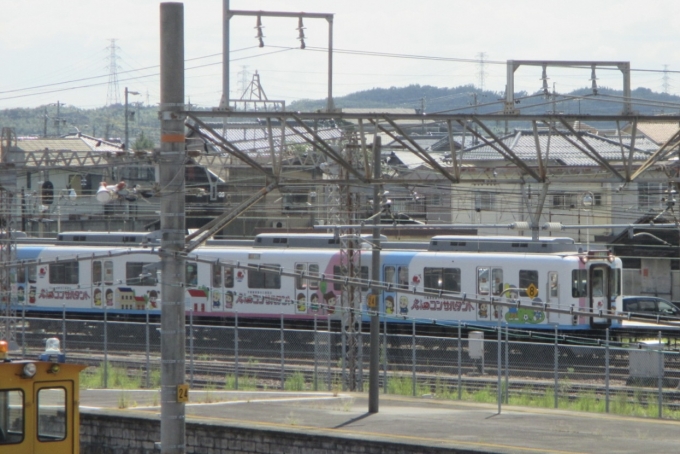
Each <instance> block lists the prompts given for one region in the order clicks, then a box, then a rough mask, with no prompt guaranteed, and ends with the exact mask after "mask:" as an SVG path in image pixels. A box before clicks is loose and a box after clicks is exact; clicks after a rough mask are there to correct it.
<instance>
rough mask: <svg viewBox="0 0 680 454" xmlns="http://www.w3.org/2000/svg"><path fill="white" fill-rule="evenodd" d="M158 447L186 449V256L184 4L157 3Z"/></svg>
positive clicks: (165, 451)
mask: <svg viewBox="0 0 680 454" xmlns="http://www.w3.org/2000/svg"><path fill="white" fill-rule="evenodd" d="M160 6H161V105H160V108H161V112H160V114H161V155H160V160H159V173H160V178H159V180H160V187H161V232H162V236H161V248H162V251H163V253H162V254H161V295H162V305H161V453H162V454H181V453H184V452H186V446H185V439H186V433H185V423H184V415H185V408H184V403H183V402H181V401H180V400H181V399H180V398H179V390H180V389H183V387H182V385H184V384H185V383H184V380H185V364H184V361H185V359H184V357H185V342H186V339H185V338H186V334H185V327H184V324H185V320H184V284H185V274H184V273H185V271H184V259H183V258H182V257H181V256H180V255H178V252H180V251H181V250H182V249H183V248H184V238H185V232H184V230H185V219H184V166H183V163H184V158H185V150H184V148H185V147H184V119H183V118H182V116H181V115H180V114H179V113H178V112H179V111H182V110H183V109H184V5H183V4H182V3H161V5H160Z"/></svg>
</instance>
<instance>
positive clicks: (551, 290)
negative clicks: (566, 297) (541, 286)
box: [548, 271, 559, 298]
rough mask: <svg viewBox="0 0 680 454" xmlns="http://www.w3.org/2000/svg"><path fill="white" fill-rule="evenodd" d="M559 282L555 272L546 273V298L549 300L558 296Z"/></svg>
mask: <svg viewBox="0 0 680 454" xmlns="http://www.w3.org/2000/svg"><path fill="white" fill-rule="evenodd" d="M558 284H559V282H558V280H557V272H555V271H551V272H549V273H548V285H549V287H548V296H549V297H550V298H557V296H558V294H559V285H558Z"/></svg>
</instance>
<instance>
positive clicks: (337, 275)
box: [333, 265, 342, 290]
mask: <svg viewBox="0 0 680 454" xmlns="http://www.w3.org/2000/svg"><path fill="white" fill-rule="evenodd" d="M333 279H342V270H341V269H340V266H339V265H333ZM333 290H342V284H341V283H340V282H337V281H335V282H333Z"/></svg>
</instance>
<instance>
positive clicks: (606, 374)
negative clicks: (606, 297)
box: [604, 328, 609, 413]
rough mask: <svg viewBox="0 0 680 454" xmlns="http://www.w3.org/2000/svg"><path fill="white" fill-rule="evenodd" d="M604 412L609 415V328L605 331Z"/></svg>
mask: <svg viewBox="0 0 680 454" xmlns="http://www.w3.org/2000/svg"><path fill="white" fill-rule="evenodd" d="M604 411H605V413H609V328H607V330H606V331H605V343H604Z"/></svg>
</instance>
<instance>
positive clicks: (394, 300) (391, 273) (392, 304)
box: [362, 263, 409, 315]
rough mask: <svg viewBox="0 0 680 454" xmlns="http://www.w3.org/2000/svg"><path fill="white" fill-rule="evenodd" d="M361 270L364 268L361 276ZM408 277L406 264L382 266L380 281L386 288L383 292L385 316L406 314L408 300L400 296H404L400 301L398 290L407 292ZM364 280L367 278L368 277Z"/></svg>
mask: <svg viewBox="0 0 680 454" xmlns="http://www.w3.org/2000/svg"><path fill="white" fill-rule="evenodd" d="M363 269H364V267H362V274H363ZM366 271H368V268H366ZM362 277H363V276H362ZM408 277H409V273H408V265H406V264H403V263H402V264H399V263H398V264H394V265H392V264H390V265H384V266H383V278H382V280H383V282H384V284H385V285H386V286H388V290H385V291H384V292H383V298H384V301H385V315H396V314H401V315H406V314H407V313H408V298H406V295H402V296H404V298H403V300H402V299H401V298H400V296H399V291H400V290H401V291H404V292H406V291H407V290H408ZM366 278H368V275H367V276H366ZM362 290H363V289H362ZM402 307H403V308H404V309H402Z"/></svg>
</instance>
